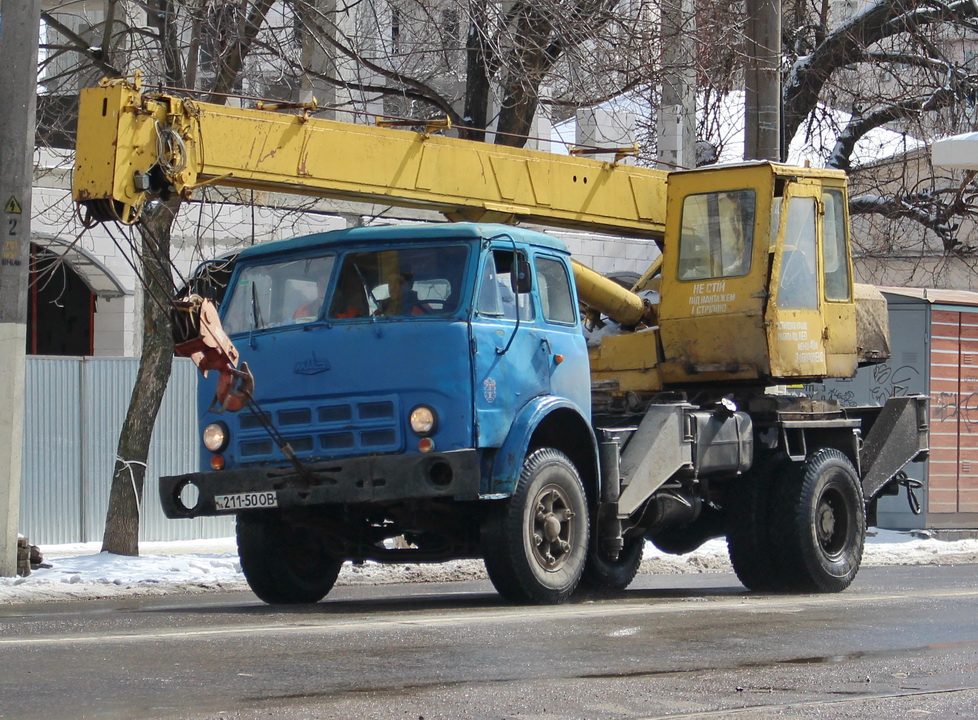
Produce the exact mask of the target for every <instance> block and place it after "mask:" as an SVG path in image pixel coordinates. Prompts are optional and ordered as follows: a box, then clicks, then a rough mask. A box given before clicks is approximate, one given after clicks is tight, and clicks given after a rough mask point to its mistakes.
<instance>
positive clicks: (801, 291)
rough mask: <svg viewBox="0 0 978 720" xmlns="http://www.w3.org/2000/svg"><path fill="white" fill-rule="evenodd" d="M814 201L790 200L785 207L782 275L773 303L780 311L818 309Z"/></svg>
mask: <svg viewBox="0 0 978 720" xmlns="http://www.w3.org/2000/svg"><path fill="white" fill-rule="evenodd" d="M815 257H816V253H815V198H812V197H793V198H791V200H790V201H789V204H788V219H787V221H786V222H785V233H784V244H783V245H782V248H781V272H780V274H779V275H778V291H777V295H776V296H775V303H776V304H777V306H778V307H779V308H787V309H792V310H815V309H816V308H818V273H817V268H816V266H815Z"/></svg>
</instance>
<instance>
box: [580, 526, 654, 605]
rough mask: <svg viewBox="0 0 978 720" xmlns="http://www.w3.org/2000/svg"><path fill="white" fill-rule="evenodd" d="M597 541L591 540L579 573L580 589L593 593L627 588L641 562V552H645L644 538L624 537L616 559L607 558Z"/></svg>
mask: <svg viewBox="0 0 978 720" xmlns="http://www.w3.org/2000/svg"><path fill="white" fill-rule="evenodd" d="M597 545H598V543H597V542H592V543H591V549H590V550H589V551H588V555H587V562H586V563H585V564H584V572H583V574H582V575H581V585H580V587H581V589H582V590H589V591H591V592H595V593H608V592H617V591H618V590H624V589H625V588H627V587H628V586H629V585H630V584H631V582H632V580H634V579H635V575H637V574H638V568H639V566H640V565H641V564H642V554H643V553H644V552H645V538H643V537H634V538H625V544H624V546H623V547H622V549H621V552H620V553H619V554H618V559H617V560H609V559H608V558H607V557H605V556H604V555H602V554H601V552H600V551H599V550H598V548H597Z"/></svg>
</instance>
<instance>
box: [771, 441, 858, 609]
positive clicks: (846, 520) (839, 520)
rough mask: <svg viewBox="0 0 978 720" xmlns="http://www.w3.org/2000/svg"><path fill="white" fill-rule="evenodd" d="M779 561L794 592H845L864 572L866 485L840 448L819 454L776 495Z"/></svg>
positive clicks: (794, 470)
mask: <svg viewBox="0 0 978 720" xmlns="http://www.w3.org/2000/svg"><path fill="white" fill-rule="evenodd" d="M774 502H775V508H774V513H773V519H774V523H775V524H774V526H773V529H774V530H775V532H774V537H777V538H779V539H780V541H781V542H780V543H779V544H778V545H776V546H775V552H776V553H777V561H778V565H779V567H780V568H781V572H782V574H783V576H784V578H785V580H786V581H787V584H788V587H789V588H790V589H792V590H800V591H803V592H840V591H842V590H845V589H846V588H847V587H849V585H850V584H851V583H852V581H853V580H854V579H855V577H856V573H857V572H859V565H860V563H861V562H862V556H863V545H864V543H865V541H866V507H865V505H864V502H863V491H862V485H861V484H860V482H859V477H858V476H857V474H856V470H855V468H853V466H852V463H851V462H849V459H848V458H847V457H846V456H845V455H844V454H843V453H841V452H839V451H838V450H835V449H832V448H825V449H822V450H818V451H817V452H815V453H813V454H812V455H811V456H810V457H809V458H808V459H807V460H806V461H805V462H804V463H802V464H801V465H798V466H796V467H794V468H792V470H791V471H790V472H789V473H788V477H787V478H785V479H784V481H783V482H781V483H780V486H779V487H778V488H777V491H776V495H775V498H774Z"/></svg>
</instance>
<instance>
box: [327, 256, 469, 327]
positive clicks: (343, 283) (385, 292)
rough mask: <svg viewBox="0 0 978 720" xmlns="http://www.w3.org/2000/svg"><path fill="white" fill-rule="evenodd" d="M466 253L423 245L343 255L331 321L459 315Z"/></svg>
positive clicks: (331, 304)
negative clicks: (456, 312)
mask: <svg viewBox="0 0 978 720" xmlns="http://www.w3.org/2000/svg"><path fill="white" fill-rule="evenodd" d="M467 257H468V248H467V247H466V246H465V245H428V246H420V247H418V246H412V247H408V248H389V249H383V250H372V251H365V252H351V253H347V254H346V255H345V256H344V258H343V263H342V266H341V267H340V272H339V276H338V279H337V283H336V291H335V293H334V296H333V300H332V302H331V303H330V306H329V313H328V317H329V318H331V319H337V320H340V319H344V318H356V317H365V316H368V315H369V316H376V317H407V316H424V315H447V314H450V313H453V312H455V311H456V310H457V309H458V304H459V299H460V297H461V291H462V278H463V275H464V271H465V265H466V259H467Z"/></svg>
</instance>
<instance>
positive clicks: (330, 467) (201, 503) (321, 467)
mask: <svg viewBox="0 0 978 720" xmlns="http://www.w3.org/2000/svg"><path fill="white" fill-rule="evenodd" d="M305 467H306V469H307V470H308V473H307V475H308V479H307V478H303V477H301V476H300V475H299V473H298V472H297V471H296V470H295V468H293V467H291V466H289V467H286V468H272V467H258V468H244V469H240V470H215V471H211V472H199V473H188V474H186V475H172V476H168V477H162V478H160V502H161V504H162V506H163V513H164V514H165V515H166V516H167V517H168V518H192V517H198V516H202V515H227V514H231V513H235V512H241V511H242V510H219V509H218V508H217V506H216V504H215V502H214V497H215V496H216V495H235V494H239V493H254V492H261V493H264V492H274V493H275V496H276V501H277V505H276V506H277V507H279V508H290V507H307V506H313V505H347V504H361V503H382V502H389V501H394V500H414V499H424V498H440V497H447V498H458V499H475V498H477V497H478V495H479V485H480V473H479V456H478V453H477V452H476V451H475V450H455V451H451V452H444V453H436V454H432V455H372V456H367V457H353V458H343V459H340V460H336V461H333V462H322V463H311V464H309V465H306V466H305ZM188 485H192V486H193V487H194V488H196V490H197V500H196V502H195V503H193V504H192V506H191V507H188V506H187V504H185V503H184V502H183V501H182V500H181V497H187V496H188V495H189V493H185V490H186V488H187V486H188ZM244 512H247V511H246V510H245V511H244Z"/></svg>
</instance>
